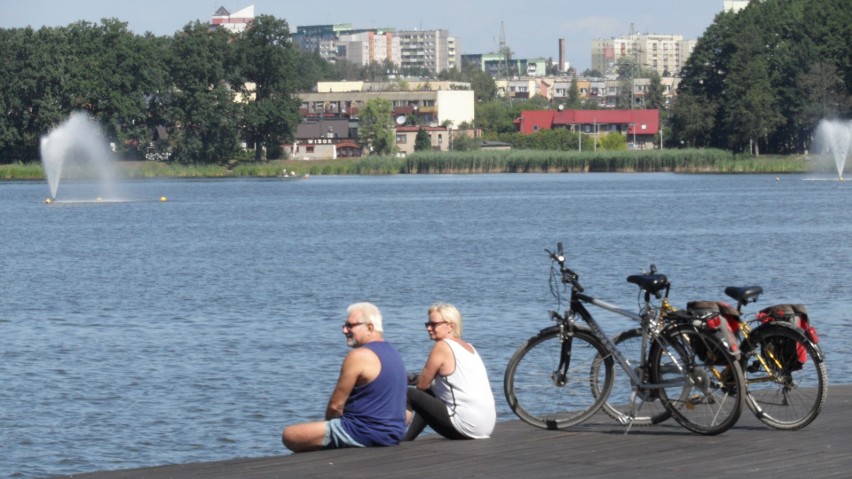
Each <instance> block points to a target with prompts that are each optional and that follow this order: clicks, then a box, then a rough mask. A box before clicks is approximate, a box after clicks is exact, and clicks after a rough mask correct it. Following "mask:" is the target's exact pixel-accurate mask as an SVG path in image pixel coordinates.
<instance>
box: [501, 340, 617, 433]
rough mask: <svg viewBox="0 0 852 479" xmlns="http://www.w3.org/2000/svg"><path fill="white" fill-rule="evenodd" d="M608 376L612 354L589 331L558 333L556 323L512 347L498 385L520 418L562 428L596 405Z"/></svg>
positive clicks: (606, 390) (605, 392)
mask: <svg viewBox="0 0 852 479" xmlns="http://www.w3.org/2000/svg"><path fill="white" fill-rule="evenodd" d="M569 348H570V349H569ZM565 361H568V362H567V363H566V362H565ZM596 363H600V364H597V365H596ZM595 365H596V367H593V366H595ZM592 371H594V372H595V374H596V376H595V377H594V378H593V377H592ZM612 376H613V362H612V358H611V357H610V356H609V355H607V353H606V351H605V350H604V347H603V345H602V344H600V342H599V341H598V340H597V338H595V337H594V336H593V335H592V334H591V333H588V332H586V331H582V330H576V331H574V334H573V336H571V337H568V336H567V335H565V337H564V338H563V335H562V334H560V332H559V330H558V328H550V329H548V330H545V331H543V332H542V333H541V334H539V335H538V336H534V337H532V338H530V339H529V340H528V341H527V342H526V343H524V344H523V345H522V346H521V347H520V348H518V350H517V352H515V354H514V356H513V357H512V359H511V360H510V361H509V365H508V366H507V367H506V374H505V376H504V378H503V391H504V393H505V395H506V400H507V401H508V402H509V407H510V408H511V409H512V411H514V413H515V414H516V415H517V416H518V417H519V418H521V420H523V421H524V422H526V423H528V424H531V425H533V426H536V427H540V428H543V429H563V428H566V427H570V426H573V425H575V424H579V423H581V422H583V421H585V420H586V419H588V418H589V417H591V416H592V415H593V414H594V413H595V412H597V411H598V409H600V407H601V406H602V405H603V403H604V401H606V396H607V395H608V394H609V391H610V389H611V388H612ZM592 384H595V386H592Z"/></svg>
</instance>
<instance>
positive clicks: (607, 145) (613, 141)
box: [598, 131, 627, 151]
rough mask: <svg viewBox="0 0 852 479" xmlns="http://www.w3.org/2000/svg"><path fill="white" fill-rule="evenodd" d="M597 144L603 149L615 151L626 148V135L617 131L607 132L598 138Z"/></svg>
mask: <svg viewBox="0 0 852 479" xmlns="http://www.w3.org/2000/svg"><path fill="white" fill-rule="evenodd" d="M598 145H600V147H601V148H602V149H604V150H610V151H616V150H626V149H627V137H625V136H624V135H622V134H621V133H618V132H615V131H613V132H611V133H607V134H606V135H604V136H602V137H601V138H600V141H599V142H598Z"/></svg>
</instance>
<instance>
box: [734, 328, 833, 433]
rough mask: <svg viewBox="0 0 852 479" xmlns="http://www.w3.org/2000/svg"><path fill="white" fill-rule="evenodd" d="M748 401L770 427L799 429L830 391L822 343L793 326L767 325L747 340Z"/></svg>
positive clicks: (813, 417)
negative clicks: (811, 340)
mask: <svg viewBox="0 0 852 479" xmlns="http://www.w3.org/2000/svg"><path fill="white" fill-rule="evenodd" d="M743 355H744V359H743V369H744V371H745V375H746V383H747V385H748V397H747V398H746V405H748V407H749V409H751V411H752V412H753V413H754V414H755V416H757V418H758V419H759V420H760V421H761V422H763V423H764V424H766V425H767V426H769V427H772V428H775V429H782V430H786V431H795V430H797V429H801V428H803V427H805V426H807V425H808V424H810V423H811V422H813V420H814V419H816V417H817V416H818V415H819V413H820V411H821V410H822V406H823V404H825V398H826V396H827V394H828V391H827V389H828V378H827V375H826V370H825V361H824V359H823V357H822V354H821V351H819V350H818V346H816V345H814V344H813V343H812V342H810V341H809V340H808V338H807V336H805V334H804V333H803V332H802V331H801V330H799V329H794V328H792V327H786V326H782V325H775V324H768V325H765V326H761V327H759V328H757V329H755V330H754V332H752V334H751V335H750V336H749V338H748V340H746V341H743Z"/></svg>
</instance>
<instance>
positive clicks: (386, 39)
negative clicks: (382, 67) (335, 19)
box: [335, 32, 402, 65]
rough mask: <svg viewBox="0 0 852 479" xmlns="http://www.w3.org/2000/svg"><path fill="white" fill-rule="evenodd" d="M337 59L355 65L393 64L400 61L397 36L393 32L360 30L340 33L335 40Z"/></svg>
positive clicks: (397, 63)
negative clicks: (344, 33) (387, 61)
mask: <svg viewBox="0 0 852 479" xmlns="http://www.w3.org/2000/svg"><path fill="white" fill-rule="evenodd" d="M335 44H336V46H337V59H339V60H346V61H348V62H350V63H354V64H356V65H369V64H370V63H372V62H376V63H383V62H384V61H386V60H389V61H390V62H391V63H393V64H394V65H399V64H400V62H401V61H402V60H401V59H402V56H401V50H400V42H399V37H398V36H396V35H395V34H394V33H393V32H361V33H353V34H348V35H340V37H339V39H338V40H337V42H335Z"/></svg>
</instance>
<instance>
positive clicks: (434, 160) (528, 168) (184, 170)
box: [0, 149, 815, 180]
mask: <svg viewBox="0 0 852 479" xmlns="http://www.w3.org/2000/svg"><path fill="white" fill-rule="evenodd" d="M811 163H815V162H812V161H811V160H810V159H809V158H808V157H806V156H773V155H765V156H761V157H757V158H754V157H751V156H745V155H732V154H731V153H730V152H726V151H723V150H705V149H683V150H681V149H677V150H675V149H672V150H648V151H598V152H573V151H571V152H566V151H540V150H508V151H484V150H477V151H467V152H418V153H415V154H412V155H409V156H407V157H405V158H397V157H375V156H370V157H363V158H351V159H339V160H318V161H300V160H274V161H268V162H263V163H236V164H233V165H179V164H169V163H161V162H153V161H144V162H118V166H119V169H120V171H121V173H122V176H123V177H125V178H220V177H222V178H225V177H275V176H281V175H282V172H283V170H285V169H286V170H287V171H289V172H295V173H296V174H297V175H312V176H316V175H398V174H478V173H596V172H640V173H646V172H674V173H773V174H780V173H804V172H808V171H815V168H814V165H813V164H811ZM40 179H44V171H43V169H42V167H41V164H40V163H39V162H33V163H15V164H9V165H0V180H40Z"/></svg>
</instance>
